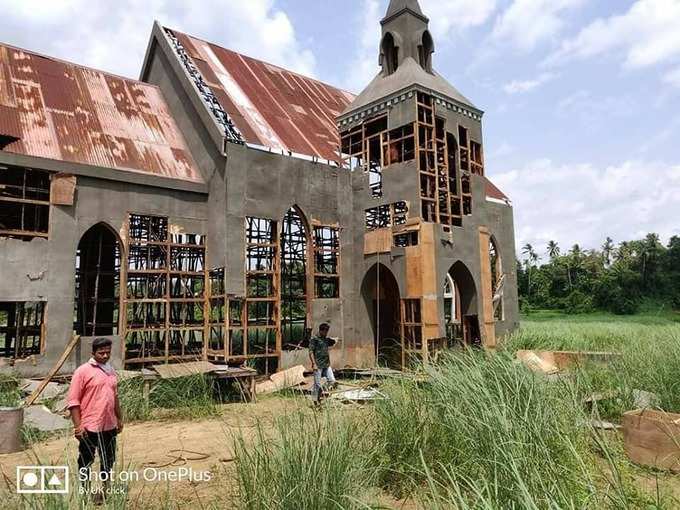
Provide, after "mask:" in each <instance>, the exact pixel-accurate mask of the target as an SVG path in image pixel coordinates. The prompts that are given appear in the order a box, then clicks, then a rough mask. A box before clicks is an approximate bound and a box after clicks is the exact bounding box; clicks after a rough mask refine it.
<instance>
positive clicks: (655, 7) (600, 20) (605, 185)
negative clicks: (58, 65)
mask: <svg viewBox="0 0 680 510" xmlns="http://www.w3.org/2000/svg"><path fill="white" fill-rule="evenodd" d="M387 4H388V0H246V1H243V0H194V1H193V2H186V1H180V0H118V1H115V2H113V1H111V2H103V1H100V2H94V3H93V2H91V1H89V0H51V1H49V2H47V1H45V0H22V1H20V2H19V1H16V0H0V7H1V8H2V9H1V12H2V13H3V16H2V17H1V18H0V40H1V41H2V42H4V43H8V44H13V45H15V46H19V47H22V48H26V49H30V50H32V51H37V52H40V53H44V54H47V55H50V56H54V57H58V58H61V59H65V60H69V61H73V62H77V63H79V64H83V65H86V66H91V67H94V68H97V69H102V70H105V71H108V72H112V73H116V74H120V75H123V76H128V77H132V78H137V77H138V76H139V72H140V69H141V65H142V60H143V58H144V53H145V51H146V47H147V43H148V38H149V34H150V31H151V27H152V24H153V21H154V20H158V21H160V22H161V23H162V24H164V25H166V26H169V27H173V28H176V29H178V30H181V31H184V32H187V33H190V34H192V35H194V36H196V37H200V38H203V39H206V40H209V41H211V42H214V43H216V44H219V45H221V46H224V47H227V48H230V49H233V50H235V51H238V52H241V53H245V54H247V55H250V56H253V57H256V58H261V59H263V60H266V61H268V62H271V63H274V64H278V65H281V66H283V67H287V68H289V69H292V70H295V71H298V72H301V73H303V74H306V75H309V76H313V77H315V78H317V79H320V80H322V81H324V82H327V83H330V84H332V85H335V86H338V87H341V88H344V89H346V90H350V91H352V92H355V93H358V92H360V91H361V89H362V88H363V87H364V86H365V85H366V84H368V82H369V81H370V80H371V79H372V77H373V76H374V75H375V74H376V73H377V72H378V44H379V38H380V26H379V20H380V19H381V18H382V17H383V16H384V14H385V12H386V10H387ZM420 4H421V6H422V9H423V11H424V12H425V14H426V15H428V16H429V17H430V19H431V20H432V21H431V23H430V26H431V31H432V33H433V37H434V40H435V46H436V53H435V55H434V67H435V68H436V69H437V71H438V72H439V73H440V74H441V75H443V76H444V77H445V78H447V79H448V80H449V81H450V82H451V83H453V84H454V85H455V86H456V88H458V89H459V90H460V91H461V92H462V93H463V94H464V95H465V96H466V97H468V98H469V99H470V100H472V102H473V103H474V104H475V105H476V106H477V107H479V108H480V109H482V110H483V111H484V112H485V115H484V119H483V130H484V151H485V158H486V172H487V176H488V177H489V178H490V179H491V180H492V181H493V182H494V183H495V184H496V185H497V186H498V187H499V188H500V189H502V190H503V191H504V192H505V193H506V195H508V196H509V197H510V198H511V200H512V202H513V205H514V211H515V232H516V242H517V247H518V251H520V250H521V247H522V246H524V245H525V244H526V243H531V244H532V245H533V246H534V248H535V249H536V250H537V251H538V252H539V254H541V255H543V257H544V258H545V251H546V249H545V246H546V244H547V242H548V241H550V240H555V241H557V242H558V243H559V244H560V246H562V248H563V250H565V249H568V248H570V247H571V246H572V245H573V244H575V243H578V244H579V245H580V246H581V247H582V248H584V249H593V248H598V247H599V246H600V245H601V244H602V243H603V241H604V239H605V238H606V237H607V236H610V237H612V238H613V239H614V240H615V241H616V242H620V241H624V240H631V239H637V238H642V237H644V236H645V235H646V234H647V233H648V232H655V233H658V234H659V235H660V236H661V238H662V240H664V241H667V240H668V239H669V238H670V236H672V235H680V0H607V1H601V0H599V1H598V0H420Z"/></svg>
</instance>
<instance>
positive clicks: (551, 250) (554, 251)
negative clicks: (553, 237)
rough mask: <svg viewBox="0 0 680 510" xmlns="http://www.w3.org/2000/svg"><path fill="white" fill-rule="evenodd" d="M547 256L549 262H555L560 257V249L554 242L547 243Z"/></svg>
mask: <svg viewBox="0 0 680 510" xmlns="http://www.w3.org/2000/svg"><path fill="white" fill-rule="evenodd" d="M548 255H549V256H550V260H555V259H556V258H557V257H559V256H560V247H559V246H558V245H557V242H556V241H550V242H549V243H548Z"/></svg>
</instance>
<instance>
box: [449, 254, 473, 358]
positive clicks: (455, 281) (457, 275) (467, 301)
mask: <svg viewBox="0 0 680 510" xmlns="http://www.w3.org/2000/svg"><path fill="white" fill-rule="evenodd" d="M449 279H450V280H449ZM447 281H450V282H451V283H450V284H449V285H450V287H449V289H452V290H453V292H452V293H451V292H449V294H448V295H449V299H452V300H454V302H455V310H454V311H455V315H453V316H452V317H455V320H454V321H453V322H452V327H451V328H450V329H447V332H448V333H449V334H450V336H449V337H448V338H449V343H450V344H451V345H466V346H480V345H481V344H482V336H481V331H480V327H479V315H478V312H477V288H476V286H475V281H474V278H473V277H472V273H470V270H469V269H468V268H467V267H466V266H465V265H464V264H463V263H462V262H456V263H455V264H454V265H453V266H451V269H449V271H448V274H447ZM446 298H447V287H446V284H445V286H444V301H445V303H446Z"/></svg>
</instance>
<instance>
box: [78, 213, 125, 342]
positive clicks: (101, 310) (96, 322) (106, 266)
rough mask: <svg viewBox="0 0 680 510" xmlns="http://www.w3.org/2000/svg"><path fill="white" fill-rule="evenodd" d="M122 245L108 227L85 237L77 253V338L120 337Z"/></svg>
mask: <svg viewBox="0 0 680 510" xmlns="http://www.w3.org/2000/svg"><path fill="white" fill-rule="evenodd" d="M120 262H121V244H120V242H119V240H118V236H117V235H116V233H115V232H114V231H113V229H111V228H110V227H109V226H108V225H106V224H104V223H98V224H97V225H94V226H93V227H91V228H90V229H89V230H88V231H87V232H85V233H84V234H83V236H82V237H81V238H80V242H79V243H78V249H77V251H76V292H75V295H76V304H75V308H76V310H75V324H74V331H75V332H76V334H78V335H81V336H85V337H90V336H110V335H117V334H118V328H119V309H120V306H119V302H120Z"/></svg>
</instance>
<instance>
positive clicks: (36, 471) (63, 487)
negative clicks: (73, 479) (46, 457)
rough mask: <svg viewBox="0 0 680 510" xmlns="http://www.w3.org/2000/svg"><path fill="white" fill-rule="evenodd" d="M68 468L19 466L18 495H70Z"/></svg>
mask: <svg viewBox="0 0 680 510" xmlns="http://www.w3.org/2000/svg"><path fill="white" fill-rule="evenodd" d="M68 484H69V471H68V466H17V493H18V494H68Z"/></svg>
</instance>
